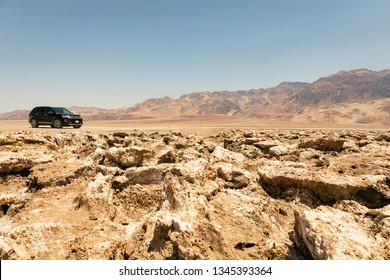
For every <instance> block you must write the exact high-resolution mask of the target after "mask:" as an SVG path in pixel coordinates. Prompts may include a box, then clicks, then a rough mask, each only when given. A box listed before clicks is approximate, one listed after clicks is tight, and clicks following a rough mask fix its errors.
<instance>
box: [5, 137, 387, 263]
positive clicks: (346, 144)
mask: <svg viewBox="0 0 390 280" xmlns="http://www.w3.org/2000/svg"><path fill="white" fill-rule="evenodd" d="M389 139H390V132H389V131H386V130H373V131H368V130H366V131H357V130H356V131H354V130H225V131H221V132H219V133H217V134H214V135H207V136H199V135H196V134H188V135H184V134H182V133H181V132H174V131H172V132H169V133H158V132H154V133H151V134H148V133H145V132H143V131H138V130H135V131H132V132H128V131H127V132H122V131H118V132H115V133H112V134H109V133H101V134H99V133H91V132H85V133H80V132H79V133H75V132H69V131H63V132H59V133H53V134H48V133H45V131H39V130H36V131H19V132H8V133H5V132H3V133H0V207H1V208H0V221H1V222H0V259H61V260H64V259H145V260H153V259H156V260H161V259H243V260H245V259H385V260H388V259H390V141H389Z"/></svg>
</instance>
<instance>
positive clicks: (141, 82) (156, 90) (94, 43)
mask: <svg viewBox="0 0 390 280" xmlns="http://www.w3.org/2000/svg"><path fill="white" fill-rule="evenodd" d="M389 13H390V1H388V0H370V1H364V0H362V1H360V0H327V1H320V0H318V1H315V0H294V1H292V0H284V1H283V0H272V1H271V0H268V1H266V0H105V1H102V0H90V1H88V0H33V1H32V0H0V112H7V111H12V110H16V109H30V108H31V107H33V106H36V105H54V106H67V107H69V106H73V105H74V106H88V107H89V106H97V107H102V108H118V107H123V106H131V105H134V104H136V103H138V102H141V101H144V100H146V99H148V98H159V97H164V96H167V95H168V96H171V97H174V98H177V97H179V96H181V95H183V94H187V93H191V92H196V91H215V90H240V89H251V88H267V87H272V86H276V85H277V84H279V83H281V82H283V81H302V82H313V81H315V80H316V79H318V78H320V77H322V76H327V75H330V74H333V73H335V72H338V71H340V70H351V69H357V68H368V69H371V70H382V69H388V68H389V63H390V35H389V28H390V17H389Z"/></svg>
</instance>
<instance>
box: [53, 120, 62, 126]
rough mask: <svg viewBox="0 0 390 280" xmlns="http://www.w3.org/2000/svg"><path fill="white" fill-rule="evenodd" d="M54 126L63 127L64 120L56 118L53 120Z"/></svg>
mask: <svg viewBox="0 0 390 280" xmlns="http://www.w3.org/2000/svg"><path fill="white" fill-rule="evenodd" d="M53 127H55V128H62V122H61V120H60V119H55V120H54V121H53Z"/></svg>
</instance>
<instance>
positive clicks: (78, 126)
mask: <svg viewBox="0 0 390 280" xmlns="http://www.w3.org/2000/svg"><path fill="white" fill-rule="evenodd" d="M73 127H74V128H80V127H81V125H74V126H73Z"/></svg>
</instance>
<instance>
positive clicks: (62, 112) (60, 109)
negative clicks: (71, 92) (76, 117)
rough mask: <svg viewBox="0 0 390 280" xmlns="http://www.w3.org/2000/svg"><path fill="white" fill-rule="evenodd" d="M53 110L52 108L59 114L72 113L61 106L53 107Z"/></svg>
mask: <svg viewBox="0 0 390 280" xmlns="http://www.w3.org/2000/svg"><path fill="white" fill-rule="evenodd" d="M53 110H54V112H55V113H56V114H59V115H70V114H72V112H71V111H69V110H68V109H65V108H62V107H57V108H53Z"/></svg>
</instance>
